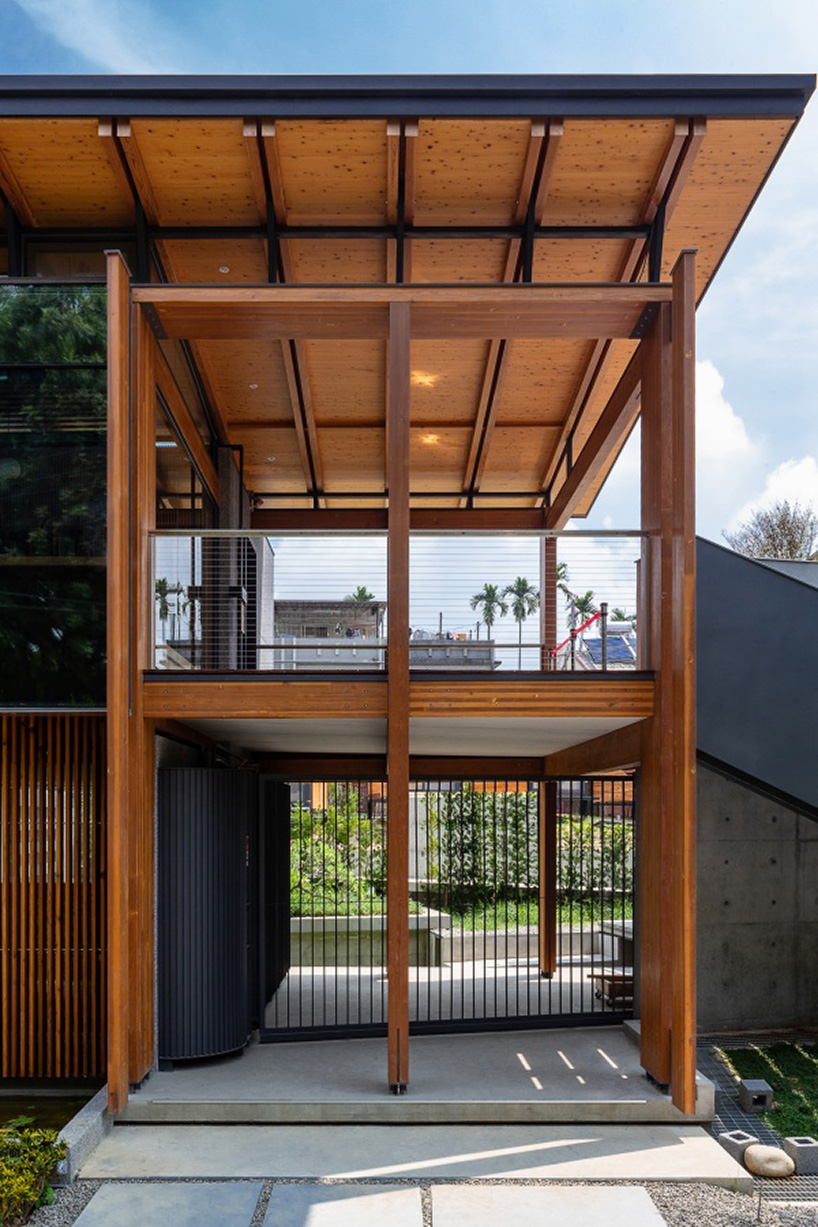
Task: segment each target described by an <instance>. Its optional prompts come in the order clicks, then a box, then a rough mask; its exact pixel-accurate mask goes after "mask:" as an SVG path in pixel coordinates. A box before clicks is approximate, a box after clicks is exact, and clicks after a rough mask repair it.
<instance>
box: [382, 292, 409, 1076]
mask: <svg viewBox="0 0 818 1227" xmlns="http://www.w3.org/2000/svg"><path fill="white" fill-rule="evenodd" d="M410 334H411V319H410V307H409V304H408V303H400V304H395V305H393V306H391V307H390V309H389V361H388V374H387V405H386V426H387V431H386V434H387V482H388V489H389V512H388V514H389V536H388V538H387V589H388V592H387V600H388V609H389V618H388V625H387V726H386V780H387V823H388V825H387V858H386V913H387V923H386V970H387V981H388V986H389V1008H388V1017H387V1055H388V1081H389V1086H390V1087H391V1088H393V1089H395V1090H398V1091H400V1090H402V1089H405V1088H406V1086H408V1084H409V694H410V685H409V367H410Z"/></svg>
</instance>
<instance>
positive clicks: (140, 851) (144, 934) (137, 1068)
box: [128, 312, 159, 1085]
mask: <svg viewBox="0 0 818 1227" xmlns="http://www.w3.org/2000/svg"><path fill="white" fill-rule="evenodd" d="M132 326H133V334H132V349H133V354H134V361H133V388H132V412H131V499H130V606H131V607H130V619H129V622H130V648H129V650H130V696H131V699H130V712H129V722H128V725H129V727H128V755H129V767H128V773H129V803H130V804H129V812H128V913H129V916H128V919H129V932H128V962H129V994H130V996H129V1002H128V1082H129V1083H131V1084H132V1085H136V1084H138V1083H139V1082H141V1080H142V1079H143V1078H144V1077H145V1075H146V1074H147V1073H148V1071H149V1070H150V1069H151V1067H152V1066H153V1061H154V1052H155V1037H154V1018H155V1013H156V1008H155V993H154V962H155V957H154V956H155V937H154V914H155V899H154V810H155V806H154V788H155V779H154V742H155V738H154V730H153V725H152V723H151V722H150V721H149V720H146V719H145V715H144V711H143V693H142V686H141V678H142V671H143V670H144V669H147V668H148V667H149V666H150V664H151V663H152V660H151V656H152V650H151V639H152V636H151V628H152V617H153V609H154V592H153V576H152V574H151V562H150V555H149V542H150V538H149V534H150V532H151V530H152V529H153V528H154V527H155V523H156V514H155V513H156V448H155V441H156V374H157V365H158V364H159V352H158V347H157V345H156V342H155V340H154V338H153V334H152V332H151V330H150V327H149V326H148V323H147V320H146V319H145V318H144V315H143V313H142V312H135V313H134V317H133V321H132Z"/></svg>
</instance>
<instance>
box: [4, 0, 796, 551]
mask: <svg viewBox="0 0 818 1227" xmlns="http://www.w3.org/2000/svg"><path fill="white" fill-rule="evenodd" d="M816 70H818V2H816V0H778V2H777V3H775V4H773V3H771V2H770V0H717V2H715V3H714V0H682V2H681V3H676V4H671V3H670V2H669V0H560V2H559V3H556V2H555V0H517V2H516V3H515V4H513V5H512V4H510V3H508V0H471V2H470V3H466V0H415V2H414V3H412V4H409V5H399V4H395V3H390V0H300V2H299V3H297V4H293V3H292V2H291V0H287V2H286V3H284V2H282V0H230V3H229V4H228V3H226V2H225V0H204V2H203V0H196V2H195V3H194V0H161V2H157V3H148V2H146V0H0V73H57V72H64V73H89V72H103V73H105V72H116V73H143V72H145V73H165V72H168V73H170V72H173V73H196V72H202V73H435V72H446V73H468V72H478V73H506V72H521V73H526V72H537V73H585V72H587V73H631V72H633V73H674V72H684V73H696V72H718V73H732V72H736V73H739V72H740V73H744V72H750V73H767V72H769V73H781V72H798V73H814V72H815V71H816ZM697 357H698V362H697V420H698V423H699V431H698V457H697V522H698V529H699V532H700V533H701V534H702V535H703V536H706V537H709V538H710V539H712V540H716V541H719V540H721V539H722V536H721V534H722V531H723V530H724V529H727V530H730V529H733V528H735V527H736V526H737V525H738V524H739V523H740V522H741V521H742V520H744V519H745V518H746V517H747V516H748V515H749V514H751V512H752V511H753V510H754V509H755V508H756V507H758V506H761V505H765V504H768V503H769V502H771V501H773V500H775V499H784V498H786V499H789V500H790V501H793V500H796V499H797V500H799V501H800V502H801V503H802V504H806V503H809V502H811V503H812V504H813V505H814V507H815V508H816V509H818V97H816V98H813V101H812V103H811V104H810V106H808V108H807V112H806V115H805V117H804V119H803V120H802V122H801V124H800V125H799V128H798V129H797V131H796V133H795V135H794V137H793V138H792V140H791V141H790V143H789V145H788V147H787V149H786V150H785V152H784V155H783V157H782V159H781V160H780V162H779V164H778V166H777V167H776V168H775V170H774V172H773V174H772V177H771V179H770V181H769V183H768V184H767V186H766V188H765V189H764V191H763V193H762V195H761V197H760V199H759V200H758V202H757V203H756V205H755V208H754V209H753V211H752V213H751V215H750V217H749V219H748V221H747V223H746V224H745V227H744V229H743V231H742V232H741V234H740V235H739V237H738V239H737V241H736V242H735V244H734V246H733V248H732V250H731V252H730V253H729V255H728V257H727V260H726V261H725V263H724V265H723V266H722V268H721V270H720V271H719V273H718V275H717V277H716V279H715V281H714V282H713V284H712V286H711V288H710V289H709V291H708V293H707V295H706V297H705V299H704V302H703V303H702V305H701V307H700V309H699V313H698V339H697ZM638 445H639V440H638V432H636V433H635V435H634V436H633V437H632V439H631V440H630V442H629V443H628V445H627V447H626V449H625V450H624V452H623V454H622V456H621V458H620V461H619V463H618V464H617V466H616V468H615V469H614V471H613V473H612V474H611V477H610V478H609V481H608V483H607V485H606V487H605V490H604V491H603V493H602V495H601V496H600V498H599V500H598V501H597V505H596V507H595V508H594V510H593V512H592V515H591V516H590V517H589V518H588V520H587V521H586V522H585V524H584V527H605V528H610V527H616V528H625V527H633V526H635V525H636V524H637V523H638V474H639V452H638Z"/></svg>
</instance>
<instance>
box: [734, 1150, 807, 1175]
mask: <svg viewBox="0 0 818 1227" xmlns="http://www.w3.org/2000/svg"><path fill="white" fill-rule="evenodd" d="M744 1162H745V1164H746V1167H747V1170H748V1172H752V1173H753V1175H754V1176H773V1177H779V1178H780V1177H782V1176H791V1175H792V1174H793V1172H794V1171H795V1164H794V1163H793V1161H792V1159H791V1158H790V1156H789V1155H788V1154H787V1153H786V1152H785V1151H783V1150H779V1148H778V1147H777V1146H762V1144H761V1142H753V1144H752V1146H748V1147H747V1149H746V1150H745V1152H744Z"/></svg>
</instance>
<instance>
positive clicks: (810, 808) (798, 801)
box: [696, 750, 818, 822]
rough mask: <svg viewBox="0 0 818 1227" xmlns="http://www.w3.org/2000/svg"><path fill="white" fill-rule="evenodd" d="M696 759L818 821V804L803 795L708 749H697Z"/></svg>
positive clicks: (723, 774) (703, 764)
mask: <svg viewBox="0 0 818 1227" xmlns="http://www.w3.org/2000/svg"><path fill="white" fill-rule="evenodd" d="M696 759H697V761H698V762H699V763H700V764H701V765H702V766H703V767H707V768H709V769H710V770H711V771H715V772H716V773H717V774H718V775H722V776H724V777H725V778H726V779H728V780H733V781H734V782H735V783H736V784H742V785H744V787H745V788H749V789H751V790H752V791H753V792H756V793H758V795H759V796H761V797H766V798H767V799H768V800H769V801H774V802H776V803H777V804H779V805H784V806H786V808H787V809H791V810H794V811H795V812H796V813H797V814H803V815H804V817H805V818H811V819H812V820H813V822H818V806H815V805H813V804H812V803H811V802H809V801H805V800H804V799H803V798H802V797H796V796H794V795H793V794H792V793H790V792H783V791H782V790H781V789H780V788H776V787H775V785H774V784H768V783H767V781H766V780H762V779H760V778H759V777H758V776H755V775H750V774H749V773H748V772H746V771H742V770H741V769H740V768H739V767H734V766H732V764H730V763H725V762H723V761H722V760H721V759H720V758H715V757H714V756H713V755H712V754H708V753H707V751H706V750H697V751H696Z"/></svg>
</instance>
